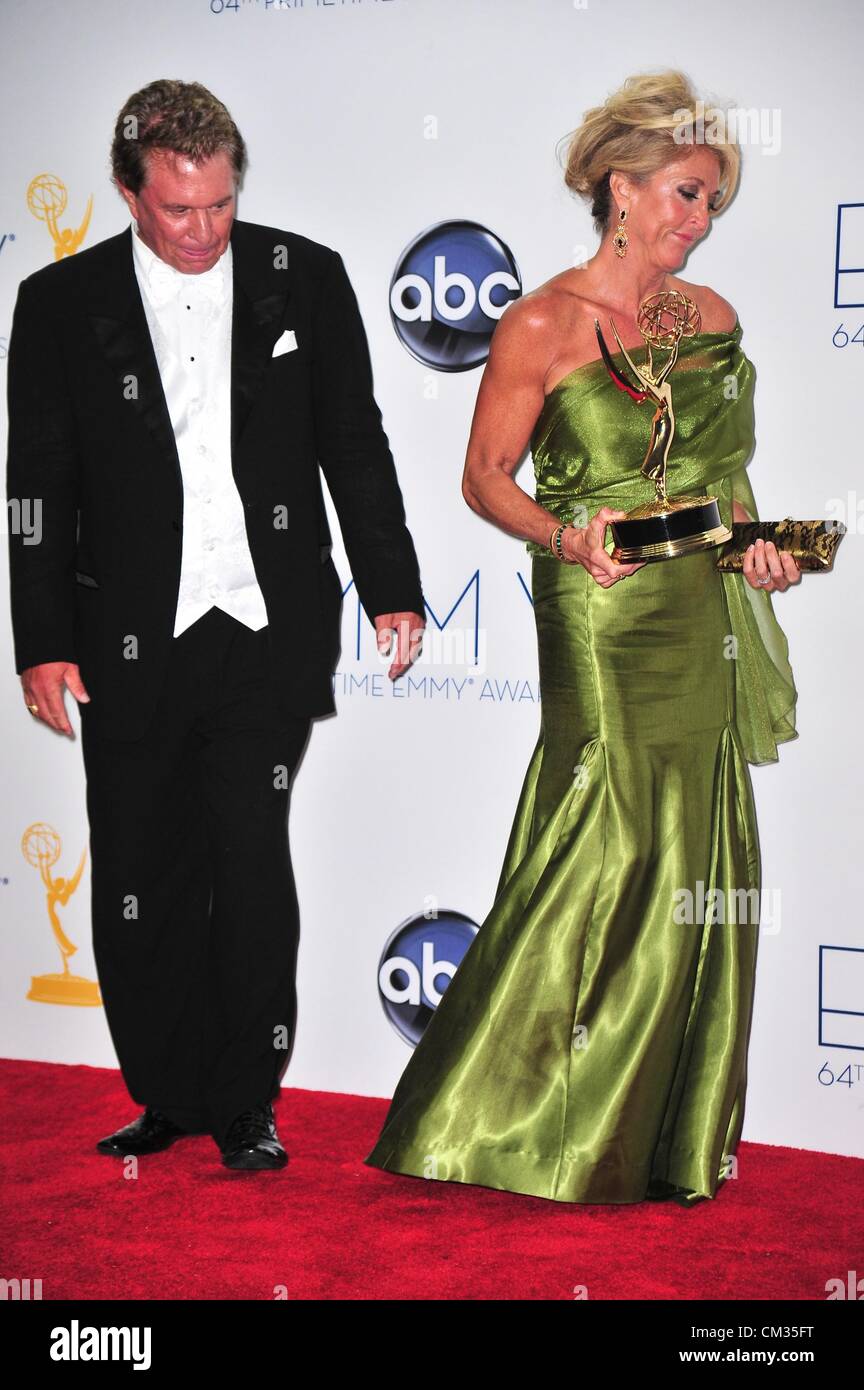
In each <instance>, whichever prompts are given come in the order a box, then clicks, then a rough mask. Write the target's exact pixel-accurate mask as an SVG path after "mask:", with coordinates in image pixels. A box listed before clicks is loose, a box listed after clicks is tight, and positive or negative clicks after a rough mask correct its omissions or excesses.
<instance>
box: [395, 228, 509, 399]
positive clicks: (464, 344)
mask: <svg viewBox="0 0 864 1390" xmlns="http://www.w3.org/2000/svg"><path fill="white" fill-rule="evenodd" d="M521 293H522V282H521V280H520V278H519V271H518V269H517V266H516V262H515V260H514V259H513V254H512V252H511V251H510V250H509V248H508V247H507V246H505V245H504V242H503V241H501V239H500V237H497V236H495V233H494V232H490V231H489V229H488V228H487V227H481V226H480V225H479V223H477V222H438V223H437V224H436V225H435V226H434V227H430V228H429V230H428V231H425V232H422V233H421V235H420V236H419V237H417V239H416V241H412V243H411V245H410V246H408V247H406V249H405V250H404V251H403V252H402V255H401V256H400V257H399V262H398V264H397V266H396V271H395V274H394V276H393V280H392V283H391V285H390V317H391V319H392V321H393V327H394V328H395V330H396V333H397V335H398V337H399V339H400V341H401V343H402V344H403V346H404V347H406V348H407V349H408V351H409V352H410V353H411V355H412V357H416V358H417V361H418V362H422V363H423V365H424V366H426V367H434V368H435V369H436V370H437V371H439V372H466V371H468V370H469V369H470V368H471V367H477V366H479V365H480V364H481V363H482V362H485V361H486V358H487V356H488V353H489V340H490V339H491V337H492V334H493V333H494V331H495V325H496V324H497V322H498V320H499V319H500V317H501V315H502V314H503V312H504V310H505V309H506V308H507V305H508V304H509V303H510V302H511V300H513V299H518V298H519V295H520V294H521Z"/></svg>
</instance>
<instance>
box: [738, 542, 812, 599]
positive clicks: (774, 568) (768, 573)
mask: <svg viewBox="0 0 864 1390" xmlns="http://www.w3.org/2000/svg"><path fill="white" fill-rule="evenodd" d="M744 578H745V579H746V580H747V583H748V584H749V585H750V587H751V589H764V591H765V593H766V594H773V593H778V594H782V593H783V590H784V589H788V588H789V585H790V584H797V583H798V582H799V580H800V579H801V571H800V569H799V568H798V565H797V563H796V561H795V559H794V558H793V557H792V555H790V553H789V551H788V550H778V549H777V547H776V545H775V544H774V542H773V541H763V540H762V539H761V538H760V539H759V540H758V541H756V542H755V543H754V544H753V545H749V546H748V547H747V549H746V550H745V552H744Z"/></svg>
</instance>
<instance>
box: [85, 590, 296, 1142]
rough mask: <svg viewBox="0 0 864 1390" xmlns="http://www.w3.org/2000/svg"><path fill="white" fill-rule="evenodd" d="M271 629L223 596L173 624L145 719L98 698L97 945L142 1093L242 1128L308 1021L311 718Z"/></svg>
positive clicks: (207, 1128)
mask: <svg viewBox="0 0 864 1390" xmlns="http://www.w3.org/2000/svg"><path fill="white" fill-rule="evenodd" d="M267 639H268V630H267V628H262V629H261V630H260V631H258V632H252V631H251V630H250V629H249V628H247V627H245V626H244V625H243V624H242V623H239V622H237V621H236V620H235V619H234V618H232V617H230V616H229V615H228V614H226V613H224V612H223V611H222V610H221V609H219V608H211V609H210V611H209V612H208V613H206V614H205V615H204V617H202V618H200V619H199V620H198V621H197V622H196V623H194V624H193V625H192V626H191V627H190V628H187V630H186V631H185V632H183V633H181V635H180V636H179V637H177V638H174V639H173V641H172V650H171V655H170V658H169V662H168V668H167V672H166V678H165V682H164V686H163V689H162V691H161V694H160V697H159V702H158V707H157V709H156V712H155V715H154V718H153V720H152V722H151V724H150V726H149V728H148V730H147V732H146V733H145V735H144V736H143V737H142V738H140V739H136V740H134V741H130V742H118V741H117V740H114V739H111V740H106V739H103V738H101V737H100V735H99V732H98V712H97V711H95V710H94V709H93V708H92V707H91V706H88V705H86V704H83V705H81V706H80V709H81V736H82V749H83V754H84V765H85V770H86V774H87V812H88V816H89V820H90V855H91V879H92V911H93V947H94V955H95V960H96V966H97V970H98V974H99V983H100V987H101V990H102V997H103V1000H104V1003H105V1011H106V1015H107V1019H108V1025H109V1028H110V1030H111V1036H112V1039H113V1041H114V1046H115V1049H116V1051H117V1056H118V1059H119V1062H120V1066H121V1069H122V1072H123V1077H124V1080H125V1082H126V1085H127V1086H128V1088H129V1092H130V1094H131V1096H132V1098H133V1100H135V1101H137V1102H138V1103H139V1104H140V1105H151V1106H153V1107H154V1108H155V1109H157V1110H160V1111H162V1112H163V1114H165V1115H167V1116H168V1117H169V1118H170V1119H173V1120H174V1121H175V1123H177V1124H179V1125H181V1126H182V1127H183V1128H185V1129H188V1130H191V1131H197V1132H201V1133H211V1134H213V1136H214V1137H215V1138H216V1140H217V1142H218V1141H220V1140H222V1139H223V1138H224V1137H225V1133H226V1131H227V1128H228V1126H229V1124H230V1123H231V1121H232V1119H234V1118H235V1117H236V1116H237V1115H238V1114H239V1113H240V1112H241V1111H243V1110H245V1109H247V1108H248V1107H249V1106H250V1105H253V1104H261V1103H264V1102H266V1101H268V1100H273V1099H275V1098H276V1097H277V1096H278V1094H279V1075H280V1072H281V1071H282V1069H283V1068H284V1065H285V1062H286V1060H287V1056H288V1053H289V1051H290V1048H291V1044H292V1042H293V1037H294V1029H295V1023H296V1008H297V1005H296V990H295V967H296V958H297V944H298V931H299V924H298V913H297V897H296V892H295V887H294V876H293V872H292V868H291V858H290V853H289V847H288V824H287V822H288V805H289V798H290V788H291V781H292V778H293V775H294V772H295V770H296V767H297V764H298V762H299V760H300V757H301V755H302V752H303V749H304V747H305V744H306V740H307V737H308V733H309V726H310V723H311V720H310V719H309V718H306V717H302V718H301V717H296V718H292V717H290V716H289V717H288V718H287V719H286V716H284V715H282V714H280V712H279V710H278V708H277V704H276V700H275V696H274V688H273V683H272V678H271V674H270V665H269V652H268V646H267Z"/></svg>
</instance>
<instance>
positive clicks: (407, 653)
mask: <svg viewBox="0 0 864 1390" xmlns="http://www.w3.org/2000/svg"><path fill="white" fill-rule="evenodd" d="M425 627H426V619H425V618H421V616H420V614H419V613H379V614H378V615H377V617H376V618H375V631H376V633H377V636H378V654H379V656H395V660H394V662H393V664H392V666H391V667H390V669H389V671H388V672H387V674H388V676H389V677H390V679H391V681H395V680H396V679H397V678H398V677H399V676H401V675H402V674H403V673H404V672H405V671H407V670H408V667H409V666H410V665H411V663H412V661H414V660H416V658H417V657H418V656H419V654H420V650H421V647H422V643H423V630H424V628H425Z"/></svg>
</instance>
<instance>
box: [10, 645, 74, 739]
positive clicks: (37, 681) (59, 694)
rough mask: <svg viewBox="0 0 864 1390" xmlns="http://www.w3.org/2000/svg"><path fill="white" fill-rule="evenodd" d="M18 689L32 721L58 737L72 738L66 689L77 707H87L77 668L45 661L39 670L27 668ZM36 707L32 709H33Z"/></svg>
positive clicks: (32, 667)
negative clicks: (38, 721)
mask: <svg viewBox="0 0 864 1390" xmlns="http://www.w3.org/2000/svg"><path fill="white" fill-rule="evenodd" d="M21 685H22V688H23V690H24V702H25V704H27V705H28V706H30V707H31V709H30V713H31V714H32V715H33V718H34V719H41V720H42V723H43V724H47V725H48V727H49V728H51V729H56V730H57V732H58V733H59V734H68V735H69V736H70V738H71V737H72V725H71V724H70V723H69V720H68V718H67V715H66V705H65V702H64V697H65V694H66V687H67V686H68V687H69V689H70V690H71V691H72V694H73V695H74V696H75V699H76V700H77V701H78V702H79V704H89V703H90V696H89V695H88V694H87V691H86V690H85V689H84V682H83V681H82V680H81V674H80V672H79V670H78V667H77V666H75V665H74V664H73V662H71V661H46V662H44V663H43V665H41V666H28V667H27V669H26V670H25V671H22V672H21ZM34 705H35V707H36V708H35V709H33V708H32V706H34Z"/></svg>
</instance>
